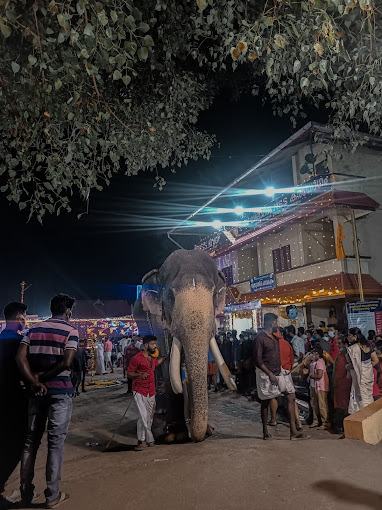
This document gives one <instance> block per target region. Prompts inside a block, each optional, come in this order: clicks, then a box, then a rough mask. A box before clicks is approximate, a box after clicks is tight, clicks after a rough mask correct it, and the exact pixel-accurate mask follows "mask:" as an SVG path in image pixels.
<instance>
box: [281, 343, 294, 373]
mask: <svg viewBox="0 0 382 510" xmlns="http://www.w3.org/2000/svg"><path fill="white" fill-rule="evenodd" d="M279 345H280V359H281V366H282V368H283V369H284V370H289V372H290V371H291V370H292V366H293V363H294V354H293V349H292V346H291V345H290V343H289V342H287V341H286V340H285V339H284V338H279Z"/></svg>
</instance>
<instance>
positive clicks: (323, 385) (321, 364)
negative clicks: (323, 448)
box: [308, 345, 330, 430]
mask: <svg viewBox="0 0 382 510" xmlns="http://www.w3.org/2000/svg"><path fill="white" fill-rule="evenodd" d="M308 380H309V381H310V383H312V381H313V382H314V392H313V391H312V389H311V396H312V397H313V398H312V399H311V404H312V407H313V423H312V425H311V427H312V428H313V427H318V428H319V430H328V429H329V428H330V422H329V407H328V392H329V378H328V374H327V372H326V364H325V361H324V353H323V349H322V347H321V346H320V345H315V346H314V349H313V361H312V363H311V365H310V374H309V377H308ZM311 388H313V385H312V384H311ZM319 422H321V425H320V426H319Z"/></svg>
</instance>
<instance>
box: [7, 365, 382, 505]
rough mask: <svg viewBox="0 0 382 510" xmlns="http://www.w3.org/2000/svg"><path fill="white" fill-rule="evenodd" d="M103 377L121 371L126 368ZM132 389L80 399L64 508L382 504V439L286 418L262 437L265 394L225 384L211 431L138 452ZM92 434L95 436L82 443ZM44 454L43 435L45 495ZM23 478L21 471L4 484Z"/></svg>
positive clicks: (39, 467)
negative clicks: (295, 437) (258, 396)
mask: <svg viewBox="0 0 382 510" xmlns="http://www.w3.org/2000/svg"><path fill="white" fill-rule="evenodd" d="M106 377H107V378H108V379H110V378H112V377H113V378H118V377H119V378H120V379H121V373H120V370H117V371H116V373H115V374H113V375H111V374H110V375H108V376H106ZM99 379H101V376H99ZM121 380H122V379H121ZM126 391H127V386H126V384H123V385H117V386H113V387H110V388H105V389H92V390H89V391H88V392H87V393H86V394H81V396H80V397H78V398H76V399H75V402H74V411H73V417H72V422H71V426H70V430H69V434H68V437H67V441H66V452H65V462H64V469H63V478H62V480H63V481H62V490H63V491H65V492H68V493H69V494H70V499H69V500H68V501H67V502H65V503H63V504H62V505H61V506H60V508H63V509H67V510H105V509H107V510H121V509H122V510H124V509H142V510H149V509H150V510H151V509H153V510H154V509H155V510H162V509H163V510H164V509H170V510H172V509H174V510H175V509H182V510H191V509H193V510H199V509H200V510H210V509H211V510H212V509H214V510H215V509H218V508H219V509H224V510H229V509H235V510H236V509H254V508H260V509H262V510H268V509H269V510H275V509H278V508H283V509H293V510H295V509H302V510H305V509H309V510H316V509H317V510H318V509H320V510H326V509H338V510H349V509H350V510H351V509H354V510H356V509H373V510H381V509H382V487H381V477H380V473H381V465H382V463H381V461H382V446H381V445H377V446H370V445H366V444H364V443H363V442H359V441H350V440H347V439H339V436H336V435H332V434H330V433H329V432H326V431H316V430H314V431H309V429H308V433H309V434H312V438H311V439H310V440H309V441H303V442H291V441H290V440H289V431H288V428H287V427H286V426H285V425H284V424H280V425H279V426H278V430H276V431H274V437H273V439H272V440H271V441H263V440H262V433H261V423H260V406H259V404H257V403H256V402H251V401H248V399H246V398H245V397H242V396H240V395H238V394H235V393H231V392H229V391H226V392H223V393H217V394H215V393H211V394H210V405H209V423H210V425H212V426H213V427H214V428H215V432H214V435H213V436H212V437H210V438H208V439H207V440H205V441H204V442H202V443H195V444H194V443H184V444H174V445H156V446H155V447H154V448H146V449H145V450H144V451H143V452H135V451H133V446H134V445H135V444H136V437H135V425H136V418H137V414H136V410H135V405H134V403H133V402H132V397H131V396H130V395H127V394H126ZM129 404H130V407H129V409H128V411H127V413H126V416H125V418H124V419H123V420H122V422H121V426H120V428H119V430H118V432H117V434H116V436H115V438H114V441H113V442H112V443H111V445H110V448H109V450H108V451H106V452H105V451H104V449H105V447H106V445H107V443H108V441H109V440H110V438H111V436H112V433H113V431H114V430H115V428H116V426H117V425H118V423H119V422H120V420H121V418H122V416H123V413H124V411H125V410H126V407H127V406H128V405H129ZM162 425H163V424H162V422H161V420H160V417H157V419H156V422H155V430H156V431H159V432H160V430H161V427H162ZM89 442H91V443H99V445H98V446H97V445H94V446H86V443H89ZM45 458H46V441H45V440H44V444H43V446H42V447H41V449H40V452H39V455H38V458H37V464H36V477H35V485H36V488H37V491H38V493H39V494H41V495H42V494H43V490H44V471H45ZM17 487H18V474H17V473H15V474H14V475H13V477H12V478H11V480H10V482H9V485H8V488H9V489H14V488H17ZM37 501H38V502H43V498H42V497H41V496H40V497H39V498H38V500H37ZM37 506H38V505H37Z"/></svg>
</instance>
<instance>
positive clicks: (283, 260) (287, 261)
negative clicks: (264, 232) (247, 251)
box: [272, 244, 292, 273]
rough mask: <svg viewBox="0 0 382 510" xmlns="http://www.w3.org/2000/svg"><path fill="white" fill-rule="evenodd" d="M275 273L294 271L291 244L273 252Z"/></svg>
mask: <svg viewBox="0 0 382 510" xmlns="http://www.w3.org/2000/svg"><path fill="white" fill-rule="evenodd" d="M272 257H273V271H274V272H275V273H283V272H284V271H289V269H292V261H291V257H290V244H288V245H287V246H282V247H281V248H277V249H276V250H272Z"/></svg>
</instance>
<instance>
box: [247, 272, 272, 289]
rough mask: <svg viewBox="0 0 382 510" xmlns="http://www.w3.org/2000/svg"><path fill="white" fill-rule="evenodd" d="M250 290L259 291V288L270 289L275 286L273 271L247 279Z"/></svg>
mask: <svg viewBox="0 0 382 510" xmlns="http://www.w3.org/2000/svg"><path fill="white" fill-rule="evenodd" d="M249 283H250V286H251V292H259V291H261V290H271V289H274V288H275V287H276V280H275V275H274V273H268V274H263V275H262V276H258V277H257V278H251V279H250V280H249Z"/></svg>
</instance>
